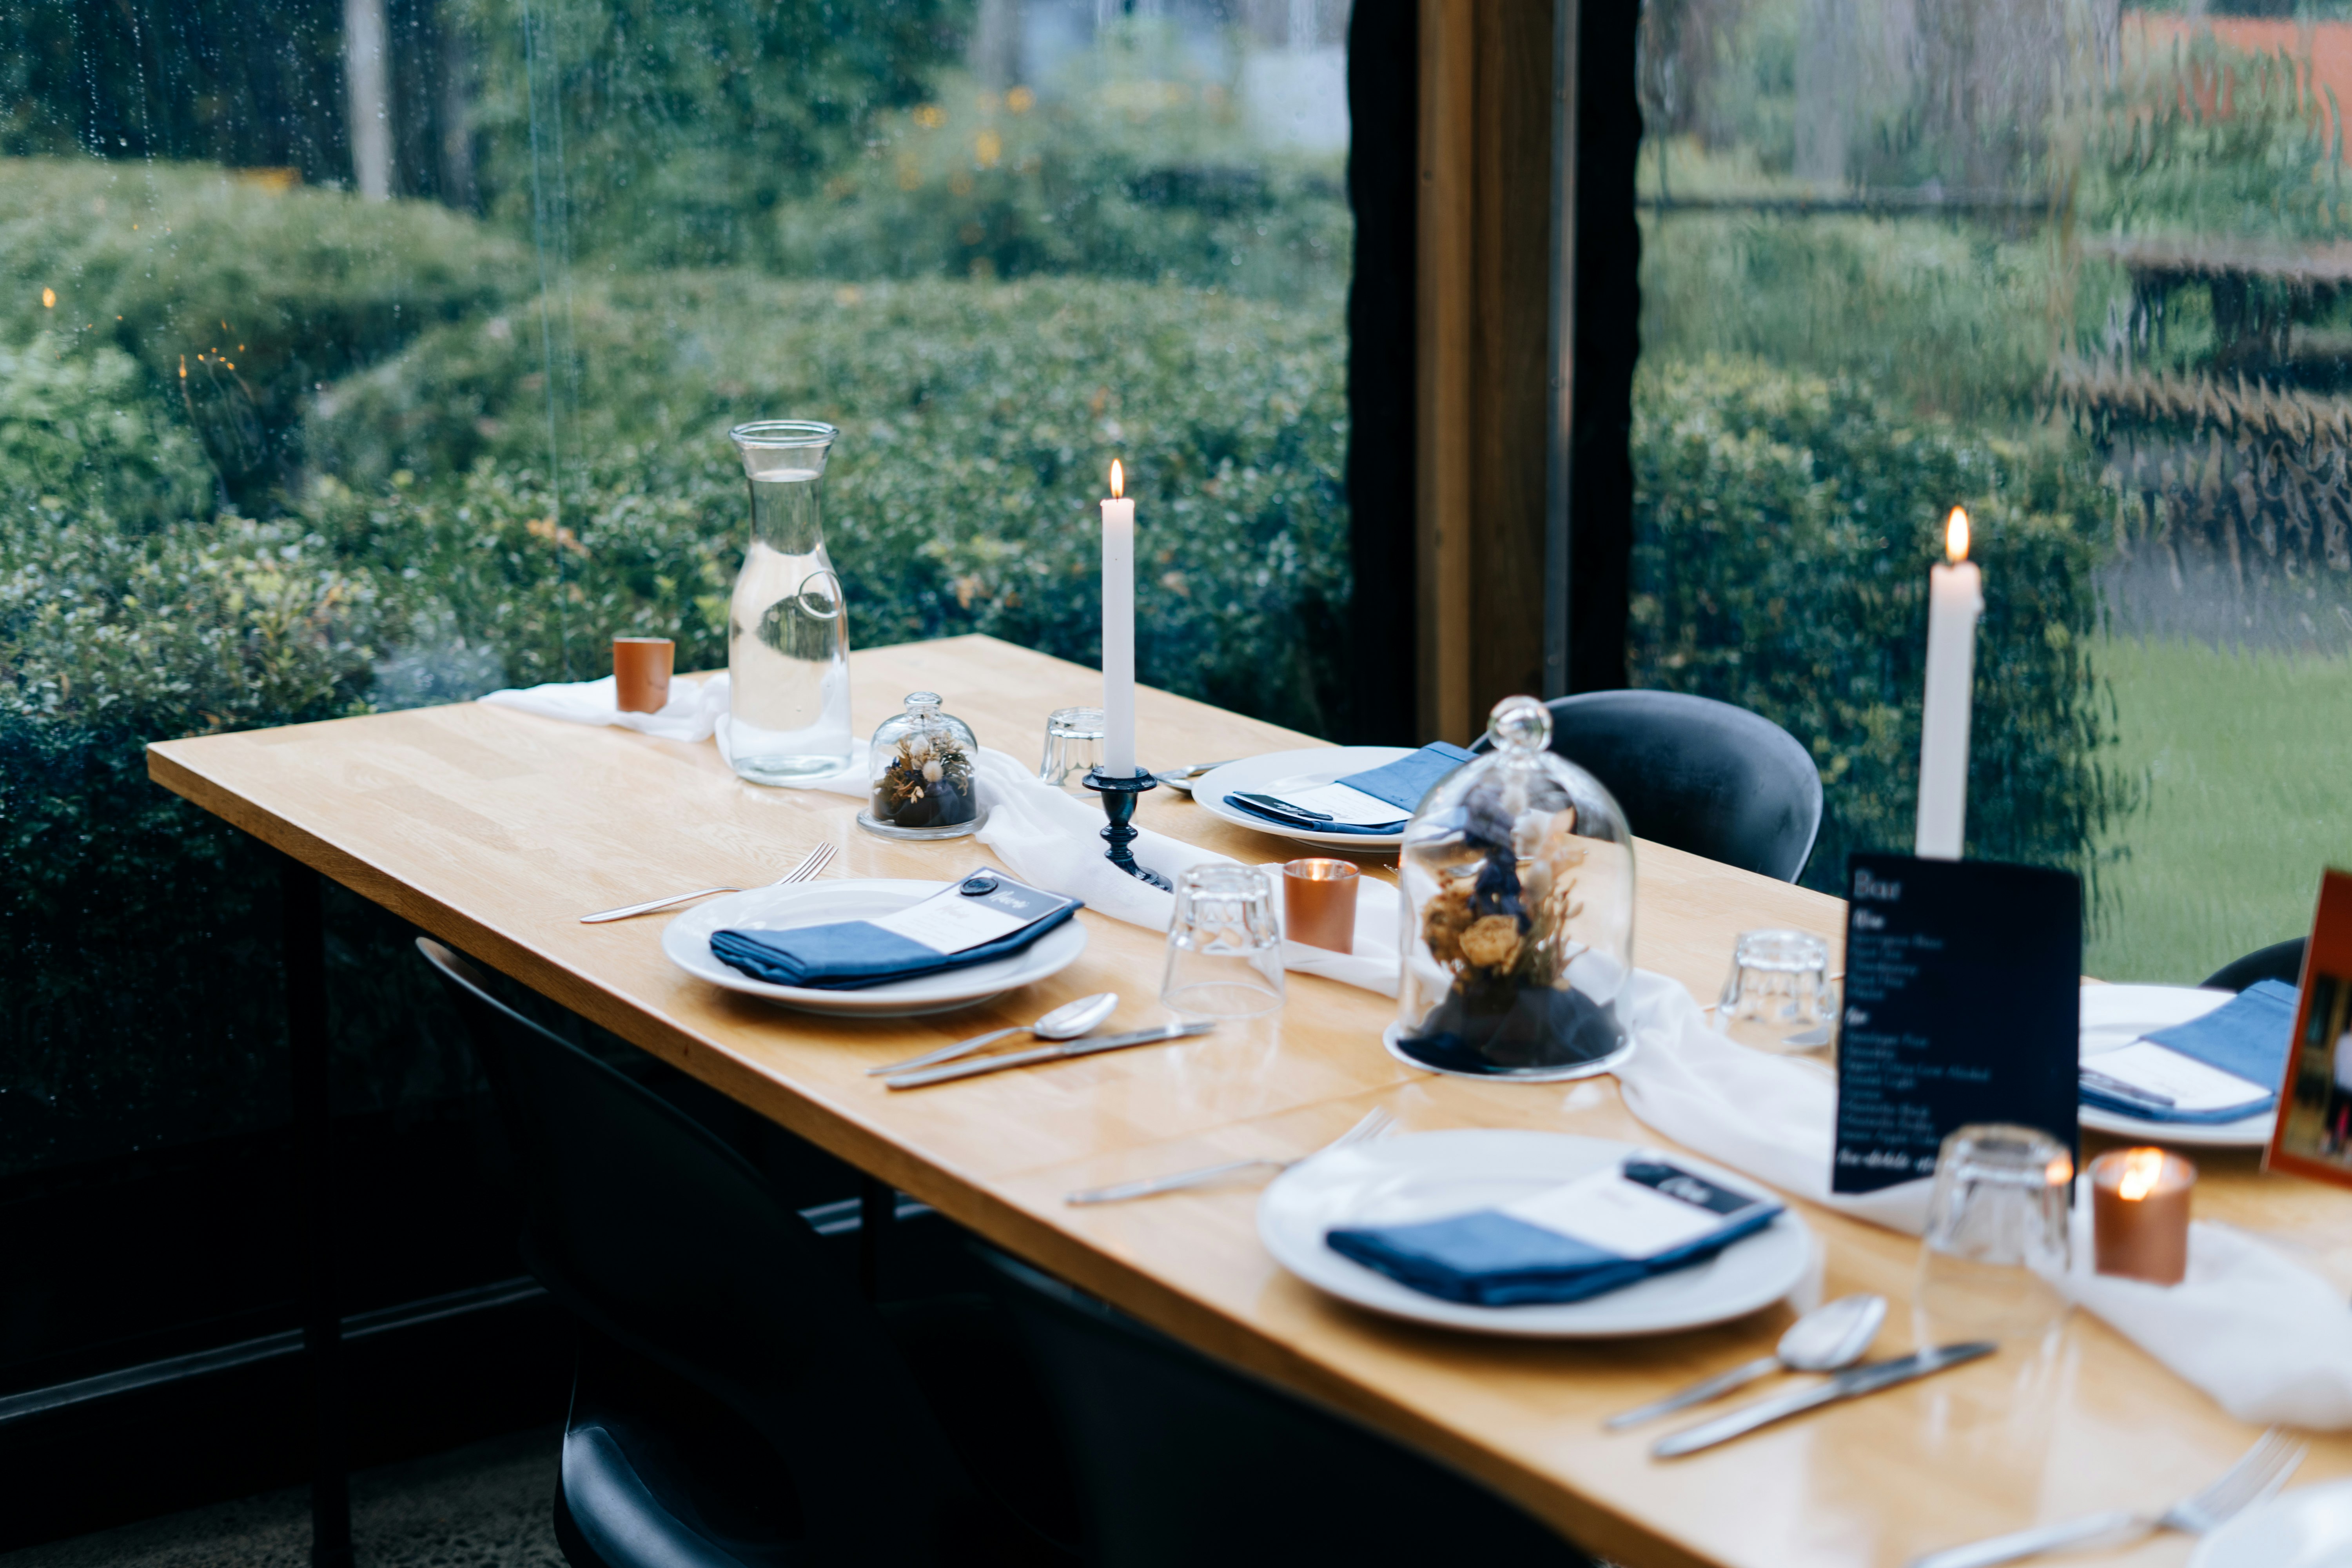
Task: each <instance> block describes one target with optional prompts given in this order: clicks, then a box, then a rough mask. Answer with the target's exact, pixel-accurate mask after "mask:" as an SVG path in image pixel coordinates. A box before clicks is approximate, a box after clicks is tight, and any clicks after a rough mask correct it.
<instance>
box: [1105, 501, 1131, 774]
mask: <svg viewBox="0 0 2352 1568" xmlns="http://www.w3.org/2000/svg"><path fill="white" fill-rule="evenodd" d="M1126 488H1127V475H1126V471H1125V470H1124V469H1123V468H1120V467H1119V465H1118V463H1116V462H1114V463H1112V464H1111V466H1110V499H1109V500H1107V501H1105V502H1103V503H1102V523H1103V545H1102V671H1103V772H1105V773H1109V774H1111V775H1112V776H1113V777H1117V778H1130V777H1133V776H1134V774H1135V772H1136V767H1135V503H1134V502H1133V501H1131V500H1124V499H1122V492H1123V491H1124V490H1125V489H1126Z"/></svg>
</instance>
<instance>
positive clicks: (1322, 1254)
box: [1257, 1128, 1813, 1339]
mask: <svg viewBox="0 0 2352 1568" xmlns="http://www.w3.org/2000/svg"><path fill="white" fill-rule="evenodd" d="M1637 1152H1642V1151H1641V1149H1640V1146H1639V1145H1637V1144H1633V1143H1619V1142H1614V1141H1613V1140H1611V1139H1606V1138H1579V1137H1576V1136H1574V1135H1573V1134H1570V1133H1566V1132H1519V1131H1497V1130H1496V1129H1493V1128H1462V1129H1457V1130H1455V1131H1446V1132H1415V1133H1411V1134H1407V1135H1404V1136H1401V1137H1395V1138H1382V1139H1377V1140H1375V1141H1373V1142H1369V1143H1360V1144H1357V1145H1355V1146H1353V1147H1351V1148H1347V1149H1335V1150H1333V1151H1332V1152H1329V1153H1328V1154H1323V1155H1318V1157H1316V1158H1315V1159H1312V1160H1309V1161H1307V1162H1306V1163H1303V1164H1298V1165H1293V1166H1292V1167H1291V1168H1290V1169H1289V1170H1287V1171H1286V1172H1284V1173H1282V1175H1280V1176H1279V1177H1277V1178H1276V1180H1275V1182H1274V1184H1273V1185H1271V1186H1269V1187H1267V1188H1266V1190H1265V1195H1264V1196H1263V1197H1261V1198H1260V1199H1259V1200H1258V1205H1257V1234H1258V1239H1259V1240H1261V1241H1263V1242H1264V1243H1265V1249H1266V1250H1267V1251H1268V1252H1271V1253H1272V1254H1274V1258H1275V1261H1276V1262H1277V1263H1279V1264H1281V1265H1282V1266H1283V1267H1284V1268H1287V1269H1289V1270H1290V1271H1291V1272H1292V1273H1293V1274H1296V1275H1297V1276H1298V1277H1299V1278H1300V1279H1304V1280H1306V1281H1307V1283H1308V1284H1309V1285H1312V1286H1315V1287H1316V1288H1317V1289H1322V1290H1328V1291H1329V1292H1330V1293H1331V1294H1332V1295H1334V1296H1337V1297H1339V1299H1340V1300H1343V1301H1352V1302H1354V1303H1355V1304H1356V1305H1357V1306H1359V1307H1369V1308H1370V1309H1371V1310H1373V1311H1376V1312H1386V1313H1388V1314H1389V1315H1390V1316H1391V1317H1397V1318H1410V1319H1412V1320H1413V1321H1416V1322H1423V1323H1436V1324H1439V1325H1441V1326H1443V1327H1445V1328H1450V1329H1468V1330H1471V1331H1475V1332H1477V1333H1485V1334H1519V1335H1526V1336H1529V1337H1534V1338H1542V1339H1601V1338H1617V1337H1622V1336H1624V1335H1629V1334H1663V1333H1667V1332H1670V1331H1674V1330H1675V1329H1689V1328H1696V1327H1697V1326H1698V1325H1700V1324H1702V1323H1719V1322H1722V1321H1725V1320H1727V1319H1730V1318H1738V1317H1743V1316H1745V1315H1746V1314H1748V1313H1749V1312H1753V1311H1755V1310H1758V1309H1759V1308H1763V1307H1769V1306H1770V1305H1771V1304H1772V1303H1773V1302H1775V1301H1777V1300H1780V1298H1781V1297H1783V1296H1785V1295H1787V1294H1788V1293H1789V1292H1790V1290H1792V1289H1795V1288H1796V1286H1797V1284H1798V1282H1799V1280H1801V1279H1802V1278H1803V1277H1804V1273H1805V1269H1806V1267H1807V1265H1808V1264H1809V1262H1810V1261H1811V1258H1812V1249H1813V1243H1812V1235H1811V1232H1810V1231H1808V1230H1807V1229H1806V1228H1805V1223H1804V1221H1802V1220H1801V1219H1799V1218H1798V1217H1797V1216H1796V1215H1794V1214H1791V1213H1787V1212H1783V1213H1782V1214H1781V1215H1780V1217H1779V1218H1777V1219H1775V1220H1774V1221H1773V1222H1772V1223H1771V1224H1770V1225H1769V1226H1765V1227H1764V1228H1763V1229H1762V1230H1760V1231H1759V1232H1757V1233H1756V1234H1755V1235H1753V1236H1750V1237H1744V1238H1742V1239H1741V1240H1738V1241H1735V1242H1733V1243H1732V1244H1731V1245H1730V1246H1729V1247H1725V1248H1724V1249H1723V1250H1722V1251H1721V1252H1719V1253H1717V1254H1716V1255H1715V1257H1713V1258H1709V1259H1708V1260H1707V1261H1706V1262H1705V1263H1696V1264H1693V1265H1692V1266H1691V1267H1690V1268H1678V1269H1675V1271H1674V1272H1672V1273H1669V1274H1661V1275H1659V1276H1657V1277H1656V1278H1655V1279H1644V1280H1643V1281H1642V1282H1641V1283H1640V1284H1638V1285H1629V1286H1627V1287H1626V1288H1625V1289H1622V1290H1612V1291H1611V1292H1609V1293H1608V1294H1607V1295H1605V1296H1595V1297H1593V1298H1592V1299H1591V1300H1587V1301H1566V1302H1559V1303H1556V1304H1550V1305H1541V1306H1526V1307H1475V1306H1471V1305H1468V1304H1467V1303H1465V1302H1461V1301H1447V1300H1441V1299H1440V1298H1438V1297H1435V1296H1424V1295H1423V1294H1422V1293H1421V1292H1420V1291H1418V1290H1414V1289H1409V1288H1407V1287H1406V1286H1403V1285H1400V1284H1399V1283H1397V1282H1396V1281H1395V1280H1393V1279H1390V1278H1389V1277H1388V1276H1387V1275H1385V1274H1381V1273H1378V1272H1376V1271H1374V1270H1372V1269H1370V1268H1365V1267H1364V1266H1363V1265H1362V1264H1360V1263H1356V1262H1353V1261H1351V1260H1349V1259H1348V1258H1342V1257H1340V1256H1339V1254H1338V1253H1336V1252H1334V1251H1332V1250H1331V1248H1330V1247H1328V1246H1327V1245H1325V1243H1324V1240H1323V1238H1324V1237H1325V1236H1327V1235H1328V1234H1329V1233H1330V1232H1331V1231H1332V1230H1333V1229H1334V1228H1335V1227H1338V1226H1349V1225H1383V1224H1392V1223H1396V1222H1400V1221H1412V1220H1422V1219H1435V1218H1437V1217H1439V1216H1440V1215H1449V1214H1464V1213H1466V1212H1468V1211H1470V1210H1472V1209H1482V1208H1490V1207H1492V1206H1494V1205H1496V1204H1505V1203H1509V1202H1510V1201H1511V1200H1513V1199H1514V1198H1519V1197H1525V1196H1527V1195H1528V1194H1530V1193H1536V1192H1540V1191H1542V1190H1544V1189H1545V1188H1548V1187H1556V1186H1559V1184H1562V1183H1564V1182H1572V1181H1574V1180H1576V1178H1578V1177H1579V1176H1583V1175H1589V1174H1591V1173H1592V1172H1594V1171H1597V1170H1600V1169H1601V1168H1602V1167H1603V1166H1606V1165H1612V1164H1614V1163H1617V1162H1619V1161H1621V1160H1622V1159H1624V1158H1625V1156H1626V1155H1628V1154H1633V1153H1637ZM1661 1158H1664V1159H1668V1160H1671V1161H1673V1162H1674V1163H1675V1164H1677V1165H1684V1166H1687V1167H1688V1168H1689V1169H1690V1170H1691V1171H1692V1172H1694V1173H1696V1174H1698V1175H1702V1176H1705V1177H1706V1179H1707V1180H1708V1181H1711V1182H1715V1183H1718V1184H1721V1185H1723V1186H1726V1187H1729V1188H1731V1189H1732V1190H1733V1191H1735V1192H1741V1193H1748V1194H1753V1195H1755V1196H1757V1197H1759V1198H1768V1199H1769V1198H1771V1197H1772V1195H1773V1194H1771V1193H1769V1192H1768V1191H1767V1190H1766V1189H1764V1188H1763V1187H1760V1186H1759V1185H1757V1184H1755V1183H1754V1182H1751V1181H1749V1180H1748V1178H1747V1177H1745V1176H1741V1175H1736V1174H1734V1173H1731V1172H1729V1171H1727V1170H1724V1169H1723V1168H1722V1167H1721V1166H1718V1165H1710V1164H1708V1163H1706V1162H1704V1161H1701V1160H1694V1159H1692V1158H1691V1157H1690V1156H1689V1155H1687V1154H1671V1155H1664V1156H1661Z"/></svg>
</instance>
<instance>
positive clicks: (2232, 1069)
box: [2083, 980, 2297, 1126]
mask: <svg viewBox="0 0 2352 1568" xmlns="http://www.w3.org/2000/svg"><path fill="white" fill-rule="evenodd" d="M2296 997H2297V993H2296V991H2295V988H2294V986H2292V985H2289V984H2284V982H2282V981H2277V980H2264V981H2262V982H2260V983H2258V984H2254V985H2252V986H2249V987H2248V988H2247V989H2245V990H2244V991H2242V992H2240V993H2239V994H2237V995H2236V996H2235V997H2233V998H2232V999H2231V1000H2230V1001H2228V1002H2224V1003H2223V1004H2221V1005H2220V1006H2219V1007H2216V1008H2214V1009H2213V1011H2211V1012H2210V1013H2208V1014H2206V1015H2205V1016H2203V1017H2201V1018H2191V1019H2190V1020H2189V1022H2187V1023H2185V1024H2174V1025H2172V1026H2170V1027H2168V1028H2163V1029H2158V1030H2156V1031H2154V1032H2153V1033H2151V1034H2147V1035H2145V1036H2142V1037H2141V1039H2140V1040H2139V1041H2136V1042H2134V1044H2133V1045H2132V1046H2127V1047H2125V1050H2126V1051H2136V1050H2137V1048H2138V1047H2139V1046H2140V1045H2141V1044H2142V1043H2146V1044H2150V1045H2157V1046H2161V1047H2164V1048H2165V1049H2166V1050H2168V1051H2172V1052H2175V1053H2177V1054H2179V1055H2180V1056H2184V1057H2187V1058H2189V1059H2190V1060H2191V1061H2196V1062H2202V1063H2203V1064H2204V1065H2205V1066H2207V1067H2210V1068H2215V1069H2217V1070H2219V1071H2221V1072H2225V1073H2229V1074H2231V1076H2232V1077H2235V1078H2241V1079H2245V1080H2246V1081H2247V1082H2248V1083H2249V1084H2251V1085H2252V1091H2251V1092H2250V1093H2249V1095H2248V1097H2247V1098H2246V1099H2245V1100H2241V1101H2238V1102H2237V1103H2234V1104H2229V1105H2219V1106H2209V1107H2206V1108H2203V1109H2183V1108H2182V1107H2180V1106H2179V1105H2177V1104H2176V1105H2159V1104H2153V1103H2151V1102H2149V1101H2147V1100H2140V1099H2137V1098H2135V1097H2133V1096H2131V1095H2128V1094H2124V1093H2119V1092H2116V1091H2115V1090H2113V1089H2109V1088H2107V1087H2106V1086H2105V1085H2102V1084H2099V1083H2097V1082H2095V1081H2092V1080H2090V1079H2085V1080H2084V1084H2083V1103H2084V1104H2085V1105H2092V1106H2096V1107H2098V1108H2099V1109H2100V1110H2109V1111H2113V1112H2115V1113H2116V1114H2117V1115H2121V1116H2131V1117H2137V1118H2138V1119H2139V1120H2140V1121H2170V1122H2179V1123H2182V1124H2185V1125H2189V1126H2196V1125H2200V1124H2204V1125H2210V1124H2212V1123H2214V1122H2221V1121H2239V1120H2241V1119H2242V1118H2244V1117H2248V1116H2254V1115H2259V1114H2260V1113H2261V1112H2263V1111H2265V1110H2270V1109H2271V1108H2272V1107H2273V1106H2274V1105H2276V1104H2277V1103H2278V1084H2279V1082H2280V1080H2281V1079H2284V1077H2285V1076H2286V1058H2287V1052H2288V1050H2289V1049H2290V1047H2292V1046H2293V1044H2294V1010H2295V1002H2296ZM2109 1058H2122V1059H2121V1060H2118V1061H2110V1060H2109ZM2129 1060H2130V1058H2125V1057H2123V1053H2122V1052H2102V1053H2101V1054H2100V1055H2098V1056H2095V1057H2091V1058H2087V1059H2085V1060H2084V1063H2083V1067H2084V1071H2085V1072H2091V1073H2102V1074H2104V1073H2105V1072H2107V1070H2108V1068H2110V1067H2112V1068H2115V1069H2116V1073H2117V1074H2118V1075H2120V1074H2122V1073H2123V1072H2124V1070H2125V1066H2126V1063H2127V1062H2128V1061H2129ZM2103 1064H2104V1065H2103Z"/></svg>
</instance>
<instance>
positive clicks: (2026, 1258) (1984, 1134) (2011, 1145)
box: [1912, 1122, 2074, 1345]
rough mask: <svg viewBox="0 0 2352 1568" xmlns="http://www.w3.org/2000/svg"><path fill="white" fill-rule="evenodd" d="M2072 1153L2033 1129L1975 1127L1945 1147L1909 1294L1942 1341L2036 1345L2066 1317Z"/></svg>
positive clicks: (1958, 1134)
mask: <svg viewBox="0 0 2352 1568" xmlns="http://www.w3.org/2000/svg"><path fill="white" fill-rule="evenodd" d="M2073 1201H2074V1152H2073V1151H2071V1150H2069V1149H2068V1148H2067V1147H2066V1146H2065V1145H2064V1144H2063V1143H2061V1142H2058V1140H2056V1139H2055V1138H2053V1137H2052V1136H2050V1134H2049V1133H2047V1132H2044V1131H2042V1130H2041V1129H2040V1128H2036V1127H2018V1126H2013V1125H2011V1124H2009V1123H2006V1122H1980V1123H1978V1124H1976V1125H1974V1126H1969V1127H1963V1128H1961V1129H1960V1130H1959V1131H1956V1132H1954V1133H1953V1134H1952V1135H1951V1136H1949V1137H1948V1138H1946V1139H1945V1140H1944V1145H1943V1148H1942V1150H1941V1151H1940V1152H1938V1153H1937V1156H1936V1185H1935V1188H1934V1190H1933V1192H1932V1193H1931V1194H1929V1196H1928V1199H1927V1234H1926V1236H1925V1237H1924V1238H1923V1239H1922V1240H1921V1243H1920V1247H1919V1277H1918V1283H1917V1288H1916V1290H1915V1291H1914V1293H1913V1298H1912V1299H1913V1300H1914V1302H1915V1303H1916V1306H1917V1309H1918V1311H1919V1314H1920V1316H1921V1317H1922V1318H1923V1319H1924V1320H1926V1322H1927V1331H1928V1332H1930V1333H1932V1335H1933V1336H1934V1337H1935V1338H1936V1339H1937V1340H1939V1341H1946V1342H1949V1341H1954V1340H1973V1339H1991V1340H2007V1341H2013V1342H2017V1343H2019V1344H2020V1345H2024V1344H2027V1343H2030V1342H2032V1341H2036V1340H2039V1339H2040V1338H2041V1337H2042V1334H2043V1333H2044V1332H2045V1331H2048V1330H2050V1329H2052V1328H2053V1327H2055V1326H2056V1325H2057V1324H2058V1323H2059V1321H2062V1320H2063V1318H2064V1317H2065V1315H2066V1300H2065V1298H2064V1297H2063V1296H2061V1295H2060V1294H2059V1293H2058V1290H2057V1289H2056V1287H2055V1286H2054V1285H2053V1280H2054V1279H2058V1278H2060V1277H2061V1276H2063V1275H2064V1274H2065V1272H2066V1268H2067V1264H2068V1261H2069V1260H2070V1258H2072V1257H2073V1253H2074V1240H2073V1235H2072V1231H2071V1229H2070V1227H2069V1217H2070V1209H2071V1207H2072V1205H2073Z"/></svg>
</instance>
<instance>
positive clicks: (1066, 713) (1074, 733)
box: [1037, 708, 1103, 789]
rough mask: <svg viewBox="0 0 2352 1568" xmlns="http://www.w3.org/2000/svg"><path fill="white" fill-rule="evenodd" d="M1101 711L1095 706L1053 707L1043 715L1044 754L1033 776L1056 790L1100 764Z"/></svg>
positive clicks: (1084, 775)
mask: <svg viewBox="0 0 2352 1568" xmlns="http://www.w3.org/2000/svg"><path fill="white" fill-rule="evenodd" d="M1102 759H1103V710H1101V709H1099V708H1056V709H1055V710H1053V711H1052V712H1051V713H1048V714H1046V715H1045V757H1044V759H1043V760H1042V761H1040V762H1039V763H1038V764H1037V776H1038V777H1039V778H1041V779H1044V780H1045V782H1046V783H1047V784H1052V785H1053V786H1054V787H1055V788H1056V789H1067V788H1069V787H1070V783H1071V781H1072V780H1073V779H1082V778H1085V777H1086V776H1087V773H1089V772H1091V771H1092V770H1093V769H1095V768H1097V767H1100V766H1101V765H1102Z"/></svg>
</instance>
